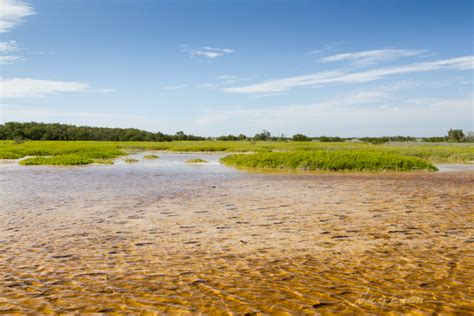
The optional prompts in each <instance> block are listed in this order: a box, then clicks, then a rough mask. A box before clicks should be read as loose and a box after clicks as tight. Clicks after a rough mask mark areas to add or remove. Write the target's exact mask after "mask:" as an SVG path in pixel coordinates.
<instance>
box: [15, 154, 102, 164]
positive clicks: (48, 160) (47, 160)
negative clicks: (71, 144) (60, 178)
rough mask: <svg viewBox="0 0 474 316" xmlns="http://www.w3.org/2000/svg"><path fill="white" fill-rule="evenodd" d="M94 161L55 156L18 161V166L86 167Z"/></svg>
mask: <svg viewBox="0 0 474 316" xmlns="http://www.w3.org/2000/svg"><path fill="white" fill-rule="evenodd" d="M93 162H94V160H93V159H91V158H88V157H86V156H80V155H74V154H73V155H57V156H52V157H31V158H27V159H24V160H21V161H20V165H28V166H30V165H61V166H72V165H87V164H91V163H93Z"/></svg>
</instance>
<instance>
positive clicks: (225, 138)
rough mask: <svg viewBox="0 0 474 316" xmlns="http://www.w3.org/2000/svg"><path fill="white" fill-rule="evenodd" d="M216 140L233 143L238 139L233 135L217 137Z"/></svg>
mask: <svg viewBox="0 0 474 316" xmlns="http://www.w3.org/2000/svg"><path fill="white" fill-rule="evenodd" d="M217 140H227V141H235V140H238V137H237V136H234V135H227V136H219V137H217Z"/></svg>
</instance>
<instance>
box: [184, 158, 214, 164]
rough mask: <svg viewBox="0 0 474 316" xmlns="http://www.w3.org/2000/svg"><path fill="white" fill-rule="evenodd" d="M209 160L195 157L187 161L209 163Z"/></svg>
mask: <svg viewBox="0 0 474 316" xmlns="http://www.w3.org/2000/svg"><path fill="white" fill-rule="evenodd" d="M208 162H209V161H207V160H204V159H201V158H194V159H189V160H188V161H186V163H208Z"/></svg>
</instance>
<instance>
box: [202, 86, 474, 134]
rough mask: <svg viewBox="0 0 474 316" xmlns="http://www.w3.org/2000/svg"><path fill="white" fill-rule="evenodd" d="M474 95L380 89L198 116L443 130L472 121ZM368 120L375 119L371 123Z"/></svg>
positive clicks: (226, 121)
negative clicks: (407, 94) (406, 94)
mask: <svg viewBox="0 0 474 316" xmlns="http://www.w3.org/2000/svg"><path fill="white" fill-rule="evenodd" d="M472 115H473V110H472V95H470V96H466V97H462V98H452V99H450V98H431V99H426V98H423V99H421V98H416V99H405V98H401V99H400V98H398V97H396V96H390V95H388V94H383V93H382V94H379V95H377V93H376V92H370V91H368V92H360V93H355V94H352V95H345V96H338V97H337V98H332V99H328V100H324V101H321V102H319V103H311V104H292V105H284V106H265V107H262V106H261V107H258V106H255V107H248V106H246V107H241V108H234V109H228V110H213V109H208V110H206V111H204V112H203V113H202V114H201V116H199V117H198V118H197V120H196V124H197V125H198V126H199V128H200V129H201V130H203V131H205V130H208V129H212V130H217V131H219V130H220V131H221V133H239V132H242V131H250V132H251V133H255V132H257V131H260V130H262V129H268V130H269V131H271V132H272V133H273V134H280V133H285V134H287V135H292V134H296V133H304V134H307V135H311V136H318V135H338V136H344V137H350V136H384V135H411V136H433V135H442V134H443V133H445V132H446V131H447V130H448V129H449V128H452V127H454V126H456V127H457V128H464V129H466V130H469V129H470V128H472V127H470V126H472V123H471V120H472ZM367 122H371V123H370V124H367Z"/></svg>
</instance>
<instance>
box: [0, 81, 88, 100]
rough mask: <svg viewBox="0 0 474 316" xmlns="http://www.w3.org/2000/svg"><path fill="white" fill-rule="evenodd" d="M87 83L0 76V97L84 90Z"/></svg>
mask: <svg viewBox="0 0 474 316" xmlns="http://www.w3.org/2000/svg"><path fill="white" fill-rule="evenodd" d="M88 87H89V86H88V85H87V84H86V83H82V82H67V81H53V80H39V79H31V78H13V79H3V78H0V97H2V98H25V97H44V96H46V95H49V94H55V93H58V92H84V91H86V90H87V89H88Z"/></svg>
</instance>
